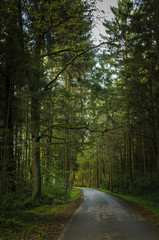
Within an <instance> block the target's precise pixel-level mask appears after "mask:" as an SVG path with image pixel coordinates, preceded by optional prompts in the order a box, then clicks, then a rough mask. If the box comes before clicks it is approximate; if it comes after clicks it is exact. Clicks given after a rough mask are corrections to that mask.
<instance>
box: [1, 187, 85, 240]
mask: <svg viewBox="0 0 159 240" xmlns="http://www.w3.org/2000/svg"><path fill="white" fill-rule="evenodd" d="M47 193H48V189H47ZM57 193H58V191H57ZM50 194H51V193H50ZM49 196H50V198H49V201H50V202H48V203H47V199H46V196H45V197H44V198H43V197H42V198H41V200H40V199H39V201H37V202H35V201H33V199H31V198H28V199H26V200H25V201H23V205H22V203H21V206H20V208H19V203H16V201H15V200H14V204H12V206H11V205H8V206H7V205H6V208H5V209H0V224H1V230H0V237H1V236H2V239H3V240H5V239H16V237H18V236H22V235H25V234H27V235H32V234H38V237H39V239H40V238H41V239H43V238H45V233H44V232H43V231H42V229H41V226H40V224H41V223H40V221H41V220H42V219H44V218H45V217H46V216H51V215H56V216H58V214H59V215H60V214H62V213H65V211H66V210H67V209H68V208H69V207H70V206H71V204H73V203H74V202H75V201H77V200H78V199H79V198H80V196H81V191H80V190H79V189H72V190H70V192H69V193H68V194H67V201H66V198H65V199H64V200H63V201H62V200H61V195H60V194H59V197H60V199H59V201H58V202H57V201H55V203H54V198H53V199H52V201H51V195H49ZM10 200H13V199H9V198H8V199H7V201H10ZM23 200H24V199H23ZM56 200H57V197H56ZM17 202H18V197H17ZM12 203H13V202H12Z"/></svg>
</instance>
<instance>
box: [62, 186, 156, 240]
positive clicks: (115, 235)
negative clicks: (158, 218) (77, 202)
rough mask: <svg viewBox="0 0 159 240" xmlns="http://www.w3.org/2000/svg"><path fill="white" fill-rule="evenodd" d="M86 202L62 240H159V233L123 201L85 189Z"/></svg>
mask: <svg viewBox="0 0 159 240" xmlns="http://www.w3.org/2000/svg"><path fill="white" fill-rule="evenodd" d="M81 189H82V191H83V193H84V200H83V203H82V204H81V206H80V207H79V209H78V210H77V212H76V213H75V215H74V216H73V217H72V219H71V220H70V221H69V223H68V224H67V225H66V227H65V228H64V230H63V232H62V234H61V236H60V238H59V239H58V240H159V231H158V230H157V229H155V228H154V227H153V226H152V225H151V224H150V223H148V222H146V221H145V220H144V219H143V217H142V216H140V215H139V214H137V213H135V212H133V210H131V209H130V208H129V207H128V206H127V205H126V204H125V203H124V202H123V201H122V200H120V199H118V198H116V197H114V196H111V195H109V194H106V193H103V192H101V191H98V190H95V189H90V188H81Z"/></svg>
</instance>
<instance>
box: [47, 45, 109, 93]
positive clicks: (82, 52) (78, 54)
mask: <svg viewBox="0 0 159 240" xmlns="http://www.w3.org/2000/svg"><path fill="white" fill-rule="evenodd" d="M103 44H105V42H103V43H100V44H99V45H96V46H92V47H90V48H87V49H85V50H83V51H82V50H81V52H80V53H77V54H76V55H75V56H74V57H73V58H72V59H71V60H70V61H69V62H67V63H66V64H65V65H64V66H63V67H62V68H61V69H60V71H59V72H58V73H57V75H56V76H55V77H54V79H53V80H52V81H50V82H49V83H48V84H47V85H46V87H45V88H44V90H43V91H47V90H48V88H49V86H50V85H51V84H53V83H54V82H55V81H56V80H57V79H58V77H59V76H60V74H61V73H63V72H64V71H65V69H66V68H67V67H68V66H69V65H70V64H71V63H72V62H74V61H75V60H76V59H77V58H79V57H80V56H82V55H83V54H85V53H86V52H88V51H90V50H92V49H95V48H97V47H99V46H101V45H103ZM61 51H62V50H61Z"/></svg>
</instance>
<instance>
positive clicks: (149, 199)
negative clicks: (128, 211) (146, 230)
mask: <svg viewBox="0 0 159 240" xmlns="http://www.w3.org/2000/svg"><path fill="white" fill-rule="evenodd" d="M99 190H100V191H103V192H106V193H109V194H111V195H114V196H116V197H118V198H121V199H123V200H124V201H125V202H126V203H127V204H128V205H129V206H130V207H132V208H133V209H134V210H135V211H137V212H138V213H140V214H141V215H142V216H143V217H144V218H145V219H147V220H149V221H150V222H151V223H153V224H154V225H155V226H156V227H157V228H158V229H159V191H156V192H151V193H149V194H142V195H141V196H134V195H123V194H118V193H112V192H110V191H107V190H104V189H99Z"/></svg>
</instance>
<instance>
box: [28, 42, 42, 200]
mask: <svg viewBox="0 0 159 240" xmlns="http://www.w3.org/2000/svg"><path fill="white" fill-rule="evenodd" d="M37 45H38V44H37ZM33 66H34V69H33V71H34V79H33V81H32V82H31V87H30V89H31V136H32V182H33V184H32V196H33V198H34V199H36V198H39V197H40V196H41V170H40V142H39V132H40V100H39V81H40V46H39V45H38V47H36V48H35V53H34V63H33Z"/></svg>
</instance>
